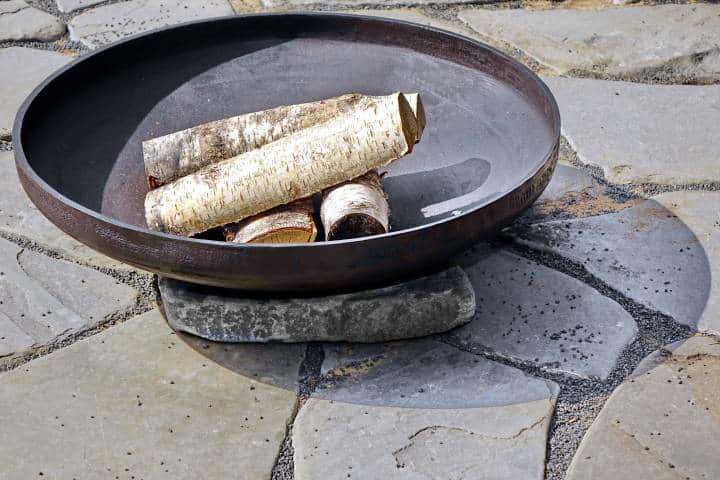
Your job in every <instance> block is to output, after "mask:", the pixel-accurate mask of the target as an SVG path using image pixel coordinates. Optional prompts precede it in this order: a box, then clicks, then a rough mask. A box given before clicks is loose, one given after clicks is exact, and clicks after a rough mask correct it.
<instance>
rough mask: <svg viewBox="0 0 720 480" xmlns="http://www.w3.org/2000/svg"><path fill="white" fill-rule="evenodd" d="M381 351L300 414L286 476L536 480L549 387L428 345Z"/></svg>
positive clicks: (550, 402) (553, 389) (339, 377)
mask: <svg viewBox="0 0 720 480" xmlns="http://www.w3.org/2000/svg"><path fill="white" fill-rule="evenodd" d="M348 347H349V348H355V347H356V346H338V347H336V348H338V349H343V348H348ZM357 348H359V349H361V350H364V349H370V350H371V352H372V353H371V355H374V354H375V353H377V352H376V351H375V349H376V346H365V345H363V346H357ZM383 348H384V351H383V353H382V354H381V355H380V356H379V357H376V358H375V359H374V360H373V361H372V362H366V363H365V364H364V365H362V366H360V368H357V367H355V368H350V369H345V371H343V372H341V373H340V374H337V369H336V370H334V371H333V372H334V373H333V374H332V375H331V377H330V379H331V382H329V383H328V382H326V383H325V384H324V385H321V387H320V388H319V389H318V390H316V391H315V393H314V394H313V398H311V399H310V400H308V401H307V403H306V404H305V405H304V406H303V407H302V408H301V410H300V413H299V414H298V416H297V418H296V420H295V423H294V427H293V446H294V448H295V457H294V458H295V478H296V479H298V480H306V479H316V478H348V475H350V477H351V478H363V479H364V478H383V479H425V478H443V479H445V478H481V477H482V478H494V479H517V478H522V479H541V478H543V472H544V460H545V444H546V435H547V429H548V426H549V422H550V417H551V415H552V410H553V406H554V401H555V396H556V394H557V391H558V389H557V385H555V384H554V383H552V382H546V381H544V380H541V379H536V378H532V377H528V376H526V375H525V374H524V373H522V372H521V371H519V370H516V369H514V368H511V367H506V366H504V365H500V364H498V363H495V362H492V361H489V360H487V359H484V358H481V357H477V356H475V355H472V354H469V353H465V352H461V351H459V350H457V349H454V348H452V347H449V346H447V345H444V344H441V343H438V342H434V341H414V342H403V343H395V344H391V345H387V346H385V347H383ZM337 353H338V352H336V354H337ZM353 358H354V359H355V360H356V358H357V356H355V357H353ZM508 458H512V461H511V462H510V461H508Z"/></svg>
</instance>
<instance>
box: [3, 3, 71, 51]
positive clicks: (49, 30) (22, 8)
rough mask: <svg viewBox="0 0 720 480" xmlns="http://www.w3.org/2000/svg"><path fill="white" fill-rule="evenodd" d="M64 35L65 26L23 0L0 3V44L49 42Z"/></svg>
mask: <svg viewBox="0 0 720 480" xmlns="http://www.w3.org/2000/svg"><path fill="white" fill-rule="evenodd" d="M64 33H65V24H64V23H63V22H61V21H60V20H58V19H57V18H55V17H53V16H52V15H50V14H49V13H46V12H43V11H42V10H39V9H37V8H33V7H31V6H30V5H28V4H27V3H25V2H24V1H23V0H6V1H3V2H0V42H7V41H12V40H15V41H31V40H40V41H50V40H55V39H58V38H60V37H62V35H63V34H64Z"/></svg>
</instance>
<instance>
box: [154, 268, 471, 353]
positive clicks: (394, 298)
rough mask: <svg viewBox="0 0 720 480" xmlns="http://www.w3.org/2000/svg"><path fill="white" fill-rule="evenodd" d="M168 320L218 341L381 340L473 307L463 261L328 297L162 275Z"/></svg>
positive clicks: (430, 329) (449, 320)
mask: <svg viewBox="0 0 720 480" xmlns="http://www.w3.org/2000/svg"><path fill="white" fill-rule="evenodd" d="M160 294H161V295H162V300H163V309H164V311H165V314H166V316H167V319H168V322H169V324H170V326H172V327H173V328H174V329H176V330H179V331H183V332H187V333H192V334H193V335H197V336H199V337H202V338H206V339H209V340H214V341H219V342H270V341H280V342H306V341H318V340H326V341H356V342H378V341H387V340H395V339H400V338H409V337H420V336H424V335H430V334H432V333H438V332H444V331H447V330H449V329H451V328H454V327H456V326H458V325H462V324H464V323H467V322H468V321H469V320H470V318H472V315H473V313H474V311H475V297H474V294H473V290H472V286H471V285H470V282H469V281H468V279H467V276H466V275H465V272H463V271H462V270H461V269H460V268H457V267H456V268H452V269H449V270H446V271H444V272H441V273H437V274H434V275H431V276H428V277H423V278H419V279H415V280H411V281H409V282H407V283H403V284H399V285H395V286H390V287H385V288H379V289H374V290H364V291H360V292H354V293H346V294H339V295H328V296H323V297H299V298H262V297H255V298H248V297H242V293H241V292H238V291H234V290H223V289H217V288H208V287H203V286H198V285H193V284H189V283H185V282H181V281H177V280H172V279H169V278H161V279H160Z"/></svg>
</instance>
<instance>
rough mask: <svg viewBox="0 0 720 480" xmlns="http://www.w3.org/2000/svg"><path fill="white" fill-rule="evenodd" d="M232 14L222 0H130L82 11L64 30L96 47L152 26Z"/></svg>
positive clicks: (149, 28)
mask: <svg viewBox="0 0 720 480" xmlns="http://www.w3.org/2000/svg"><path fill="white" fill-rule="evenodd" d="M233 13H234V12H233V9H232V8H231V7H230V4H229V3H228V2H226V1H225V0H130V1H127V2H120V3H113V4H109V5H104V6H101V7H97V8H93V9H92V10H88V11H87V12H83V13H81V14H80V15H78V16H76V17H75V18H73V19H72V20H71V21H70V23H69V24H68V29H69V30H70V39H71V40H74V41H77V42H80V43H82V44H83V45H85V46H87V47H89V48H97V47H100V46H102V45H106V44H108V43H112V42H114V41H116V40H119V39H121V38H123V37H126V36H128V35H133V34H136V33H141V32H146V31H148V30H152V29H155V28H160V27H165V26H168V25H174V24H177V23H182V22H188V21H191V20H199V19H202V18H212V17H222V16H225V15H232V14H233Z"/></svg>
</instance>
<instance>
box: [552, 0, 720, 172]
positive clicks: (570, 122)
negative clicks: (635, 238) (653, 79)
mask: <svg viewBox="0 0 720 480" xmlns="http://www.w3.org/2000/svg"><path fill="white" fill-rule="evenodd" d="M718 13H720V7H719V9H718ZM718 18H719V19H720V17H718ZM543 80H544V81H545V82H546V83H547V84H548V86H549V87H550V89H551V90H552V92H553V94H554V95H555V97H556V98H557V101H558V104H559V106H560V114H561V117H562V120H563V127H562V128H563V133H564V135H565V136H566V137H567V139H568V141H569V142H570V144H571V145H572V147H573V148H574V149H575V151H576V152H577V155H578V158H579V160H580V161H581V162H583V163H586V164H589V165H595V166H598V167H600V168H602V170H603V172H604V174H605V177H606V178H607V179H608V180H610V181H611V182H614V183H622V184H625V183H634V184H644V183H660V184H667V185H684V184H697V183H709V182H719V181H720V161H718V153H717V152H718V151H720V136H718V135H711V134H709V133H708V125H715V124H717V123H719V122H720V85H712V86H691V85H646V84H633V83H627V82H608V81H603V80H586V79H571V78H559V77H544V78H543ZM668 112H672V115H668Z"/></svg>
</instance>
